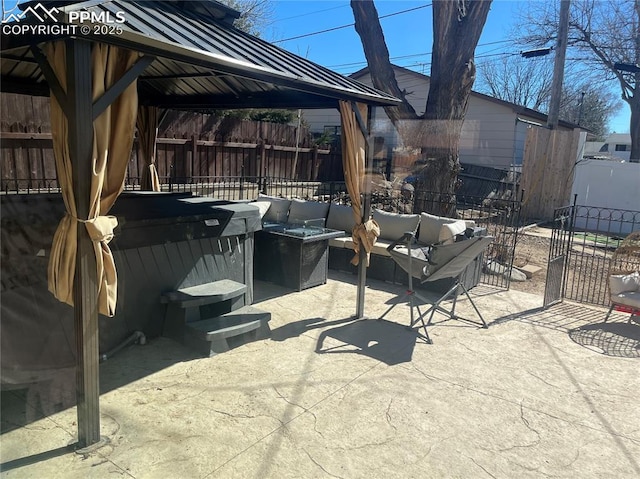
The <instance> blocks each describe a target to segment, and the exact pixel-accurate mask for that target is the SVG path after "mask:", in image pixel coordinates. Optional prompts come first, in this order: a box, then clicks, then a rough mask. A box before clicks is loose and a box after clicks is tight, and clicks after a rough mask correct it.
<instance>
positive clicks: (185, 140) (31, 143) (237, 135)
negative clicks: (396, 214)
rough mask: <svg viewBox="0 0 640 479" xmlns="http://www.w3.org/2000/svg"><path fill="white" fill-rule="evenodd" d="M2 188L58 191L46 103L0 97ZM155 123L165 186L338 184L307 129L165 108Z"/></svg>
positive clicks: (131, 172) (330, 160)
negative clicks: (275, 180) (209, 180)
mask: <svg viewBox="0 0 640 479" xmlns="http://www.w3.org/2000/svg"><path fill="white" fill-rule="evenodd" d="M0 108H1V109H2V113H3V115H2V118H1V119H0V130H1V133H0V155H1V156H0V160H1V170H2V171H1V175H0V180H1V182H2V185H1V186H2V191H18V190H24V189H44V190H47V189H57V186H58V185H57V180H56V172H55V161H54V158H53V149H52V142H51V133H50V132H51V124H50V113H49V98H46V97H36V96H29V95H17V94H11V93H2V94H1V95H0ZM165 113H166V114H165V115H164V117H163V120H162V121H161V122H160V126H159V133H158V136H159V137H160V138H158V141H157V155H156V156H157V169H158V174H159V176H160V181H161V182H162V183H171V182H172V181H173V182H176V181H184V180H185V179H186V178H194V177H225V176H226V177H235V178H238V177H253V178H261V177H279V178H290V179H292V180H301V181H332V180H333V181H340V180H342V179H343V173H342V160H341V154H340V152H339V151H331V150H328V149H322V148H319V147H317V146H315V145H314V142H313V138H312V136H311V134H310V133H309V131H308V129H307V128H305V127H304V126H298V127H296V126H293V125H288V124H280V123H272V122H266V121H250V120H245V119H242V118H237V117H234V116H222V117H221V116H219V115H214V114H206V113H193V112H181V111H173V110H169V111H166V112H165ZM137 150H138V148H137V145H134V148H133V151H132V153H131V158H130V161H129V165H128V171H127V179H126V181H127V185H128V186H129V187H136V186H137V185H139V178H140V176H141V172H142V161H140V160H139V158H138V154H137Z"/></svg>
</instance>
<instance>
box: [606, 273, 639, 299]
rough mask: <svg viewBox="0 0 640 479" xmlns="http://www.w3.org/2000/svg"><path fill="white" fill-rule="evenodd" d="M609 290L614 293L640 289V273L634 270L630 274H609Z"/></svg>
mask: <svg viewBox="0 0 640 479" xmlns="http://www.w3.org/2000/svg"><path fill="white" fill-rule="evenodd" d="M609 291H610V292H611V294H613V295H615V294H620V293H624V292H627V291H640V273H639V272H638V271H634V272H633V273H630V274H612V275H611V276H609Z"/></svg>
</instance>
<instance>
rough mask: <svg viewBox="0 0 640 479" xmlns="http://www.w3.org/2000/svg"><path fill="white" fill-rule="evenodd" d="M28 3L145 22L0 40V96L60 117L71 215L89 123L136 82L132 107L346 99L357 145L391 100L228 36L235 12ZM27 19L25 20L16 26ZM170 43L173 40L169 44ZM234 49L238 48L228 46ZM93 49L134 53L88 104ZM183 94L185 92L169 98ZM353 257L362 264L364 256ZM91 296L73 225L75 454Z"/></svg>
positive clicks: (251, 40)
mask: <svg viewBox="0 0 640 479" xmlns="http://www.w3.org/2000/svg"><path fill="white" fill-rule="evenodd" d="M63 3H64V2H63ZM34 5H36V4H35V2H32V3H30V4H23V8H27V7H29V6H34ZM37 5H42V6H43V7H50V8H51V11H53V10H55V12H56V14H57V16H58V17H57V19H56V20H55V22H56V23H58V24H61V23H65V24H70V23H69V13H70V12H72V11H77V10H86V11H89V12H97V13H99V12H111V13H112V14H113V13H115V12H117V11H123V12H124V14H125V16H128V15H129V14H130V15H131V18H140V16H138V15H136V14H144V15H145V18H147V19H148V24H145V25H139V24H136V25H130V24H125V25H122V27H123V29H124V31H123V32H122V33H120V34H112V35H108V34H106V35H101V36H96V35H91V34H89V35H83V34H82V33H80V34H75V35H73V36H71V35H69V34H66V35H64V34H63V35H48V34H47V35H40V36H36V37H34V36H31V37H27V36H24V35H23V36H9V35H3V37H2V48H1V55H2V83H1V85H2V91H3V92H13V93H29V94H37V95H47V94H49V92H51V94H52V95H54V96H55V97H56V99H57V101H58V102H59V103H60V105H61V106H62V109H63V111H64V113H65V116H66V117H67V120H68V148H69V154H70V158H71V163H72V169H73V191H74V193H75V199H76V209H77V216H78V218H87V217H88V215H89V208H90V205H89V189H90V182H89V181H88V179H90V178H91V169H92V148H93V143H92V141H93V121H94V120H95V119H96V118H97V117H98V116H99V115H100V113H101V112H102V111H103V110H104V109H105V108H107V107H108V106H109V105H111V104H112V103H113V101H114V100H115V99H116V98H118V96H119V95H120V94H121V93H122V92H123V91H124V90H125V89H126V88H127V87H128V86H129V85H130V84H131V83H132V82H134V81H136V80H139V81H138V91H139V96H140V103H141V104H148V105H155V106H160V107H164V108H175V109H191V110H203V109H218V108H250V107H266V108H286V107H295V108H313V107H316V108H323V107H324V108H326V107H328V106H332V107H336V108H337V107H338V101H339V100H342V101H347V102H350V103H351V104H352V106H355V102H359V103H365V104H367V105H368V109H369V115H368V122H369V127H368V128H366V127H365V125H364V121H363V120H362V119H360V121H359V125H360V129H361V132H362V135H363V136H364V138H365V140H366V139H368V138H367V137H368V136H369V133H368V131H370V124H371V113H372V107H373V106H376V105H378V106H383V105H394V104H397V103H398V100H397V99H395V98H394V97H392V96H390V95H387V94H385V93H382V92H379V91H377V90H374V89H373V88H370V87H368V86H365V85H362V84H359V83H357V82H355V81H353V80H350V79H347V78H345V77H342V76H340V75H338V74H336V73H333V72H331V71H330V70H327V69H325V68H322V67H319V66H318V65H315V64H313V63H312V62H309V61H307V60H305V59H302V58H300V57H297V56H295V55H293V54H290V53H289V52H286V51H284V50H281V49H279V48H277V47H274V46H273V45H270V44H268V43H266V42H264V41H262V40H260V39H258V38H256V37H251V36H250V35H247V34H245V33H242V32H240V31H238V30H236V29H235V28H234V27H233V26H232V24H231V23H232V20H233V19H234V16H237V15H236V13H235V12H233V11H232V10H229V9H228V8H227V7H224V6H223V5H221V4H218V3H217V2H205V1H202V2H180V1H177V2H166V3H165V4H162V2H123V1H118V0H113V1H105V2H95V1H89V2H80V3H78V2H76V3H73V2H68V3H67V4H66V5H61V2H38V4H37ZM167 15H173V16H174V17H176V18H180V19H181V20H182V21H183V22H184V24H179V23H178V24H175V26H174V28H175V30H176V31H175V32H174V31H169V33H166V31H167V30H166V27H165V26H164V23H163V22H164V21H165V20H163V19H164V17H166V16H167ZM30 20H31V21H32V22H35V21H36V20H35V19H33V18H31V19H30ZM27 21H29V17H27V18H25V20H24V22H27ZM198 29H204V30H207V29H210V30H211V32H206V31H205V32H204V34H205V35H209V36H207V37H206V38H207V40H203V39H204V38H205V36H204V35H203V34H202V33H201V32H199V31H198ZM185 32H187V33H185ZM214 34H215V35H218V36H217V37H215V38H220V39H221V40H218V41H217V43H216V44H215V45H212V44H211V41H209V40H208V39H209V38H214V37H213V35H214ZM185 35H186V36H185ZM223 37H224V38H223ZM178 38H181V39H182V40H183V41H182V42H179V41H177V39H178ZM222 38H223V39H222ZM56 41H64V42H65V46H66V75H67V78H66V84H67V88H66V92H65V91H64V89H63V88H62V87H61V85H60V82H59V81H58V79H57V77H56V75H55V73H54V72H53V70H52V68H51V66H50V64H49V63H48V61H47V58H46V57H45V55H44V54H43V52H42V50H41V47H42V46H43V45H46V44H47V43H49V42H56ZM234 42H236V43H237V44H238V45H240V47H239V48H236V49H233V48H231V47H230V45H231V46H233V45H232V44H233V43H234ZM95 43H104V44H109V45H115V46H118V47H121V48H125V49H129V50H133V51H137V52H140V53H141V54H142V56H141V58H140V59H138V60H137V62H136V63H135V65H134V66H133V67H132V68H130V69H129V70H128V71H127V72H126V73H125V74H124V75H123V76H122V77H121V78H120V79H119V80H118V81H117V82H116V83H115V84H114V85H113V86H112V87H111V88H110V89H109V90H107V91H106V92H105V93H104V95H102V97H100V98H98V99H97V100H96V101H93V99H92V74H91V65H92V57H91V51H92V46H93V44H95ZM242 48H244V49H245V50H244V51H243V50H242ZM258 54H259V55H258ZM143 73H144V76H141V75H142V74H143ZM189 91H190V92H191V93H190V94H188V93H187V94H174V93H172V92H189ZM163 92H164V94H163ZM166 92H169V93H168V94H166ZM356 110H357V109H356ZM132 134H133V132H132ZM367 143H368V146H367V148H366V154H365V158H368V159H370V158H371V156H372V144H373V142H372V141H367ZM366 163H368V161H366V162H365V164H366ZM369 167H370V165H369ZM367 192H368V190H367V189H365V191H363V192H361V193H364V195H363V196H364V202H363V208H362V221H363V222H364V221H366V220H368V219H369V215H370V206H369V201H368V200H369V199H370V198H369V195H368V194H366V193H367ZM360 254H361V258H363V259H364V257H365V251H364V249H361V251H360ZM365 264H366V261H364V260H363V261H360V267H359V270H358V299H357V305H356V316H357V317H359V318H360V317H363V316H364V284H365V281H366V271H365ZM97 291H98V278H97V273H96V257H95V255H94V246H93V243H92V240H91V239H90V238H89V235H88V233H87V231H86V228H78V239H77V256H76V270H75V277H74V304H75V308H74V324H75V326H74V328H75V334H76V342H75V346H76V354H77V371H76V393H77V406H78V411H77V415H78V447H79V448H85V449H86V448H88V447H92V446H93V447H95V445H99V444H100V441H101V436H100V408H99V371H98V366H99V351H98V345H99V342H98V294H97Z"/></svg>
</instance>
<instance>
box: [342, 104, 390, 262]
mask: <svg viewBox="0 0 640 479" xmlns="http://www.w3.org/2000/svg"><path fill="white" fill-rule="evenodd" d="M356 108H358V110H359V112H360V115H361V117H362V119H363V120H364V121H367V106H366V105H364V104H362V103H357V104H356ZM340 118H341V125H342V127H341V129H342V132H341V141H342V168H343V170H344V178H345V182H346V185H347V191H348V192H349V197H350V198H351V207H352V209H353V216H354V218H355V223H356V226H355V227H354V228H353V231H352V232H351V236H352V238H353V249H354V251H355V255H354V257H353V258H352V259H351V264H353V265H356V266H357V265H358V263H359V262H360V248H364V250H365V251H366V253H367V264H366V266H367V267H368V266H369V256H370V253H371V250H372V248H373V245H374V244H375V242H376V239H377V238H378V236H379V235H380V226H378V223H376V222H375V221H374V220H372V219H369V220H368V221H366V222H365V223H364V224H363V223H362V202H361V196H360V195H361V193H362V192H363V191H364V180H365V138H364V135H363V133H362V131H361V130H360V127H359V126H358V120H357V119H356V114H355V112H354V111H353V109H352V108H351V103H349V102H347V101H342V100H341V101H340Z"/></svg>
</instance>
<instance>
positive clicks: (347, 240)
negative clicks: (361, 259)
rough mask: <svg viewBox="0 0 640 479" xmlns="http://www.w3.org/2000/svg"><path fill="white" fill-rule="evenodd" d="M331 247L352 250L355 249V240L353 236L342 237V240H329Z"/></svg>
mask: <svg viewBox="0 0 640 479" xmlns="http://www.w3.org/2000/svg"><path fill="white" fill-rule="evenodd" d="M329 246H331V247H333V248H351V249H353V240H352V239H351V236H341V237H340V238H331V239H329Z"/></svg>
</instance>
